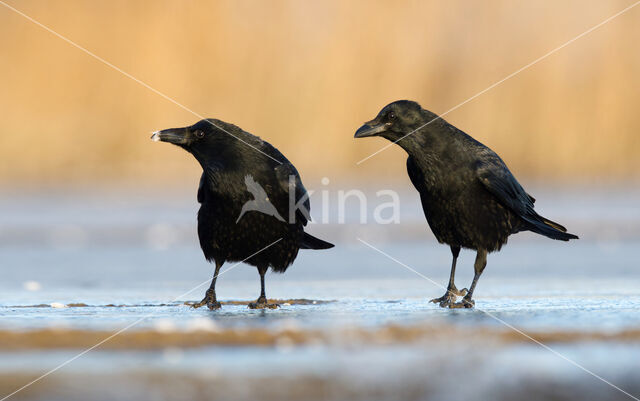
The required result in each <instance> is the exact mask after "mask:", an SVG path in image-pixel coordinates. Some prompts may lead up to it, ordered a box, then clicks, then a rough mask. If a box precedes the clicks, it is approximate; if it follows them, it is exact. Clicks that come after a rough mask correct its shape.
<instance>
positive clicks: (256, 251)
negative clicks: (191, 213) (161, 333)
mask: <svg viewBox="0 0 640 401" xmlns="http://www.w3.org/2000/svg"><path fill="white" fill-rule="evenodd" d="M151 139H153V140H154V141H164V142H169V143H173V144H175V145H177V146H180V147H181V148H183V149H185V150H186V151H187V152H189V153H191V154H192V155H193V156H194V157H195V158H196V160H198V162H199V163H200V165H201V166H202V169H203V173H202V176H201V178H200V187H199V188H198V202H200V204H201V206H200V210H199V211H198V237H199V239H200V247H201V248H202V251H203V253H204V256H205V258H206V259H207V260H208V261H210V262H211V261H214V262H215V264H216V268H215V273H214V275H213V280H212V281H211V286H210V287H209V289H208V290H207V292H206V295H205V297H204V299H203V300H202V301H201V302H199V303H197V304H195V305H194V307H196V308H197V307H200V306H202V305H207V307H209V309H218V308H220V303H219V302H218V301H217V299H216V291H215V285H216V279H217V277H218V274H219V273H220V267H222V264H223V263H224V262H225V261H230V262H239V261H245V262H246V263H248V264H250V265H253V266H256V267H257V268H258V272H259V273H260V285H261V291H260V297H259V298H258V300H257V301H256V302H255V303H251V304H249V306H250V307H252V308H265V307H270V308H274V307H277V305H275V304H271V305H270V304H268V303H267V297H266V295H265V288H264V275H265V273H266V272H267V270H268V269H269V267H271V269H272V270H273V271H275V272H278V273H284V272H285V270H287V267H288V266H289V265H290V264H291V263H293V261H294V260H295V258H296V256H297V255H298V250H299V249H327V248H331V247H333V245H332V244H330V243H328V242H325V241H322V240H320V239H318V238H315V237H313V236H311V235H309V234H307V233H305V232H304V226H305V225H306V224H307V221H308V220H309V219H310V217H309V211H310V205H309V198H308V195H307V190H306V189H305V188H304V186H303V185H302V181H301V179H300V175H299V174H298V171H297V170H296V168H295V167H294V166H293V164H291V163H290V162H289V160H287V159H286V158H285V157H284V156H283V155H282V153H280V152H279V151H278V149H276V148H274V147H273V146H271V145H270V144H269V143H267V142H265V141H263V140H262V139H260V138H258V137H257V136H254V135H251V134H250V133H248V132H245V131H243V130H242V129H240V128H239V127H236V126H235V125H232V124H228V123H225V122H224V121H220V120H215V119H206V120H201V121H199V122H197V123H196V124H194V125H192V126H190V127H184V128H172V129H166V130H163V131H158V132H155V133H154V134H153V136H152V137H151ZM258 198H259V199H258Z"/></svg>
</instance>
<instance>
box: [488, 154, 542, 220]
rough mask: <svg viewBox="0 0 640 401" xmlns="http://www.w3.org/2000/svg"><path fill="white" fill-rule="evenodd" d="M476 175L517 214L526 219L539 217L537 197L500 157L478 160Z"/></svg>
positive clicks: (500, 200) (503, 203)
mask: <svg viewBox="0 0 640 401" xmlns="http://www.w3.org/2000/svg"><path fill="white" fill-rule="evenodd" d="M476 175H477V177H478V180H479V181H480V183H482V185H484V187H485V188H486V189H487V190H488V191H489V192H491V193H492V194H493V195H494V196H495V197H496V198H497V199H498V201H499V202H500V203H502V205H504V206H506V207H508V208H509V209H511V210H512V211H513V212H514V213H515V214H517V215H518V216H520V217H521V218H523V219H525V220H528V219H531V218H535V217H537V213H536V212H535V211H534V210H533V202H535V199H533V197H531V196H530V195H529V194H527V192H526V191H525V190H524V188H522V186H521V185H520V183H519V182H518V180H516V178H515V177H514V176H513V174H511V171H509V169H508V168H507V166H506V165H505V164H504V162H503V161H502V160H501V159H500V158H498V157H497V156H496V157H492V158H488V159H485V160H483V161H480V162H478V164H477V165H476Z"/></svg>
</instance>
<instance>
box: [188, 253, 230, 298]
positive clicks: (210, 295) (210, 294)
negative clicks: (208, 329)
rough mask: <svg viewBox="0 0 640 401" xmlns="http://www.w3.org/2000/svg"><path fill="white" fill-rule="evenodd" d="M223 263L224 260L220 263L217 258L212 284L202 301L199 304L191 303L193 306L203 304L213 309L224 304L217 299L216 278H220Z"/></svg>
mask: <svg viewBox="0 0 640 401" xmlns="http://www.w3.org/2000/svg"><path fill="white" fill-rule="evenodd" d="M223 263H224V262H220V263H219V262H218V261H217V260H216V272H215V273H214V274H213V279H212V280H211V285H210V286H209V289H208V290H207V292H206V293H205V295H204V298H203V299H202V301H200V302H198V303H197V304H193V305H191V307H192V308H199V307H201V306H203V305H207V308H209V309H211V310H214V309H220V307H221V306H222V305H220V302H218V300H217V299H216V280H217V278H218V274H219V273H220V268H221V267H222V264H223Z"/></svg>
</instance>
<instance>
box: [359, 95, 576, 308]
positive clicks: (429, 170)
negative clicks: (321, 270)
mask: <svg viewBox="0 0 640 401" xmlns="http://www.w3.org/2000/svg"><path fill="white" fill-rule="evenodd" d="M369 136H381V137H383V138H386V139H388V140H390V141H392V142H393V143H396V144H397V145H399V146H400V147H402V148H403V149H404V150H405V151H406V152H407V153H408V155H409V157H408V158H407V171H408V173H409V177H410V179H411V182H412V183H413V185H414V186H415V187H416V189H417V190H418V192H419V193H420V199H421V201H422V209H423V210H424V214H425V217H426V219H427V222H428V223H429V227H431V230H432V231H433V233H434V235H435V237H436V238H437V240H438V241H439V242H440V243H444V244H448V245H449V246H450V247H451V252H452V254H453V263H452V266H451V276H450V280H449V285H448V288H447V292H446V293H445V295H444V296H442V297H440V298H437V299H434V300H432V301H433V302H436V303H439V304H440V306H443V307H447V306H448V307H472V306H473V305H474V301H473V300H472V295H473V291H474V289H475V286H476V283H477V281H478V278H479V277H480V275H481V274H482V271H483V270H484V268H485V266H486V263H487V253H488V252H493V251H498V250H500V248H501V247H502V246H503V245H504V244H506V243H507V239H508V237H509V235H511V234H515V233H517V232H520V231H527V230H528V231H533V232H535V233H538V234H542V235H545V236H547V237H549V238H552V239H557V240H563V241H568V240H570V239H576V238H578V237H577V236H575V235H573V234H569V233H567V232H566V231H567V230H566V229H565V228H564V227H563V226H561V225H560V224H558V223H554V222H552V221H550V220H548V219H546V218H544V217H542V216H540V215H539V214H538V213H536V211H535V210H534V207H533V204H534V202H535V199H534V198H533V197H532V196H530V195H529V194H527V193H526V192H525V190H524V189H523V188H522V186H521V185H520V184H519V183H518V181H517V180H516V179H515V177H514V176H513V175H512V174H511V172H510V171H509V169H508V168H507V166H506V165H505V163H504V162H503V161H502V159H501V158H500V157H499V156H498V155H497V154H496V153H495V152H493V151H492V150H491V149H489V148H488V147H486V146H485V145H483V144H481V143H480V142H478V141H476V140H475V139H473V138H472V137H470V136H469V135H467V134H465V133H464V132H462V131H461V130H459V129H458V128H456V127H454V126H453V125H451V124H449V123H447V122H446V121H445V120H443V119H442V118H439V117H438V116H437V115H435V114H434V113H431V112H430V111H428V110H424V109H423V108H422V107H421V106H420V105H419V104H418V103H416V102H412V101H408V100H400V101H397V102H393V103H391V104H389V105H387V106H385V107H384V108H383V109H382V110H381V111H380V113H378V115H377V117H376V118H375V119H373V120H371V121H369V122H367V123H365V124H364V125H363V126H362V127H361V128H360V129H358V131H357V132H356V134H355V137H356V138H362V137H369ZM460 248H468V249H474V250H477V256H476V261H475V265H474V268H475V276H474V278H473V282H472V284H471V286H470V287H469V290H466V289H465V290H462V291H459V290H458V289H457V288H456V286H455V284H454V275H455V267H456V260H457V257H458V254H459V253H460ZM459 295H464V298H463V299H462V302H460V303H455V301H456V296H459Z"/></svg>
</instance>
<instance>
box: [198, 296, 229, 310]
mask: <svg viewBox="0 0 640 401" xmlns="http://www.w3.org/2000/svg"><path fill="white" fill-rule="evenodd" d="M204 305H207V308H209V309H210V310H216V309H220V308H221V307H222V304H221V303H220V302H218V301H216V300H211V299H208V298H206V297H205V299H203V300H202V301H200V302H198V303H196V304H193V305H191V307H192V308H193V309H198V308H199V307H201V306H204Z"/></svg>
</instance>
